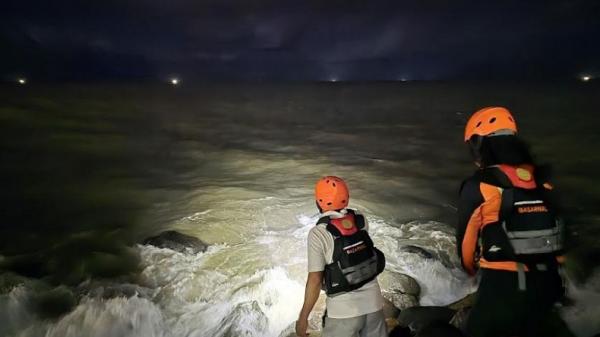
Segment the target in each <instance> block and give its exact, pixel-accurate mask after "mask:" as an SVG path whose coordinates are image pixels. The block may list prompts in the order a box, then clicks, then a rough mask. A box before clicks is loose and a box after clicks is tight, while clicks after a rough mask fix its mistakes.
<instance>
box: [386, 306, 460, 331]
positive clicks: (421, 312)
mask: <svg viewBox="0 0 600 337" xmlns="http://www.w3.org/2000/svg"><path fill="white" fill-rule="evenodd" d="M454 312H455V311H454V310H452V309H449V308H446V307H436V306H428V307H410V308H407V309H405V310H402V311H401V312H400V315H398V323H400V325H401V326H408V327H410V328H411V329H412V330H417V331H418V330H420V329H421V328H423V327H425V326H428V325H430V324H432V323H434V322H443V323H448V322H450V320H451V319H452V317H453V316H454Z"/></svg>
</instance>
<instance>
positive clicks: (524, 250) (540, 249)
mask: <svg viewBox="0 0 600 337" xmlns="http://www.w3.org/2000/svg"><path fill="white" fill-rule="evenodd" d="M502 227H503V228H504V231H505V232H506V234H507V236H508V239H509V241H510V243H511V245H512V247H513V249H514V252H515V254H517V255H523V254H545V253H552V252H556V251H559V250H561V249H562V248H563V238H562V224H561V223H560V222H557V223H556V225H555V226H554V227H553V228H550V229H542V230H530V231H508V230H507V229H506V223H505V222H504V223H502Z"/></svg>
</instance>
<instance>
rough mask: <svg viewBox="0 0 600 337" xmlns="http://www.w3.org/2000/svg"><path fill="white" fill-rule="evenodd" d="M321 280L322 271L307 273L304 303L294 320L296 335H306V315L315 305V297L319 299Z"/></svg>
mask: <svg viewBox="0 0 600 337" xmlns="http://www.w3.org/2000/svg"><path fill="white" fill-rule="evenodd" d="M322 282H323V272H322V271H317V272H310V273H308V279H307V280H306V290H305V291H304V305H303V306H302V310H300V315H299V317H298V321H296V335H298V336H301V337H303V336H306V335H307V334H306V329H307V328H308V315H309V314H310V312H311V311H312V309H313V307H314V306H315V303H316V302H317V299H319V293H320V292H321V283H322Z"/></svg>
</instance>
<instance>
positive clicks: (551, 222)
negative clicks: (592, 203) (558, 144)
mask: <svg viewBox="0 0 600 337" xmlns="http://www.w3.org/2000/svg"><path fill="white" fill-rule="evenodd" d="M516 134H517V125H516V122H515V120H514V117H513V116H512V115H511V113H510V112H509V111H508V110H507V109H505V108H501V107H490V108H485V109H482V110H479V111H477V112H476V113H475V114H473V116H472V117H471V118H470V120H469V121H468V123H467V125H466V128H465V137H464V140H465V142H466V143H467V144H468V146H469V148H470V150H471V153H472V155H473V157H474V160H475V163H476V165H477V166H478V168H479V169H478V170H477V171H476V172H475V174H474V175H473V176H472V177H470V178H468V179H466V180H465V181H464V182H463V184H462V186H461V188H460V202H459V209H458V213H459V220H458V226H457V232H456V242H457V246H458V247H457V248H458V255H459V257H460V259H461V262H462V265H463V268H464V269H465V271H466V272H467V273H469V274H470V275H475V274H476V272H477V270H480V273H481V279H480V284H479V289H478V292H477V300H476V302H475V305H474V306H473V308H472V311H471V314H470V317H469V319H468V320H467V323H466V327H465V330H466V332H467V334H468V335H469V336H472V337H480V336H481V337H494V336H572V334H571V333H570V332H569V330H568V328H567V327H566V325H565V324H564V322H562V320H561V319H560V317H559V316H558V314H557V313H556V312H555V303H556V302H557V301H559V300H560V299H561V297H562V296H563V294H564V287H563V280H562V278H561V274H560V273H559V271H560V263H561V262H562V259H563V258H562V254H563V251H564V247H563V244H564V243H563V242H564V240H563V236H564V233H565V230H564V225H563V222H562V221H561V219H560V215H559V210H558V207H557V203H556V200H555V199H556V198H555V196H554V187H553V185H552V183H551V181H550V177H549V176H548V173H547V172H545V171H547V170H545V169H544V168H542V167H537V166H536V165H534V163H533V159H532V156H531V154H530V152H529V149H528V147H527V146H526V144H525V143H524V142H523V141H521V140H520V139H519V138H518V137H517V135H516Z"/></svg>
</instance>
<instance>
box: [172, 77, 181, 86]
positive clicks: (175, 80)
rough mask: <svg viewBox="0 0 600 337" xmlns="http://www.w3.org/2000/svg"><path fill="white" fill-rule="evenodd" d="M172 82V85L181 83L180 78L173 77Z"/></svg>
mask: <svg viewBox="0 0 600 337" xmlns="http://www.w3.org/2000/svg"><path fill="white" fill-rule="evenodd" d="M171 84H172V85H179V79H178V78H172V79H171Z"/></svg>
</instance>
